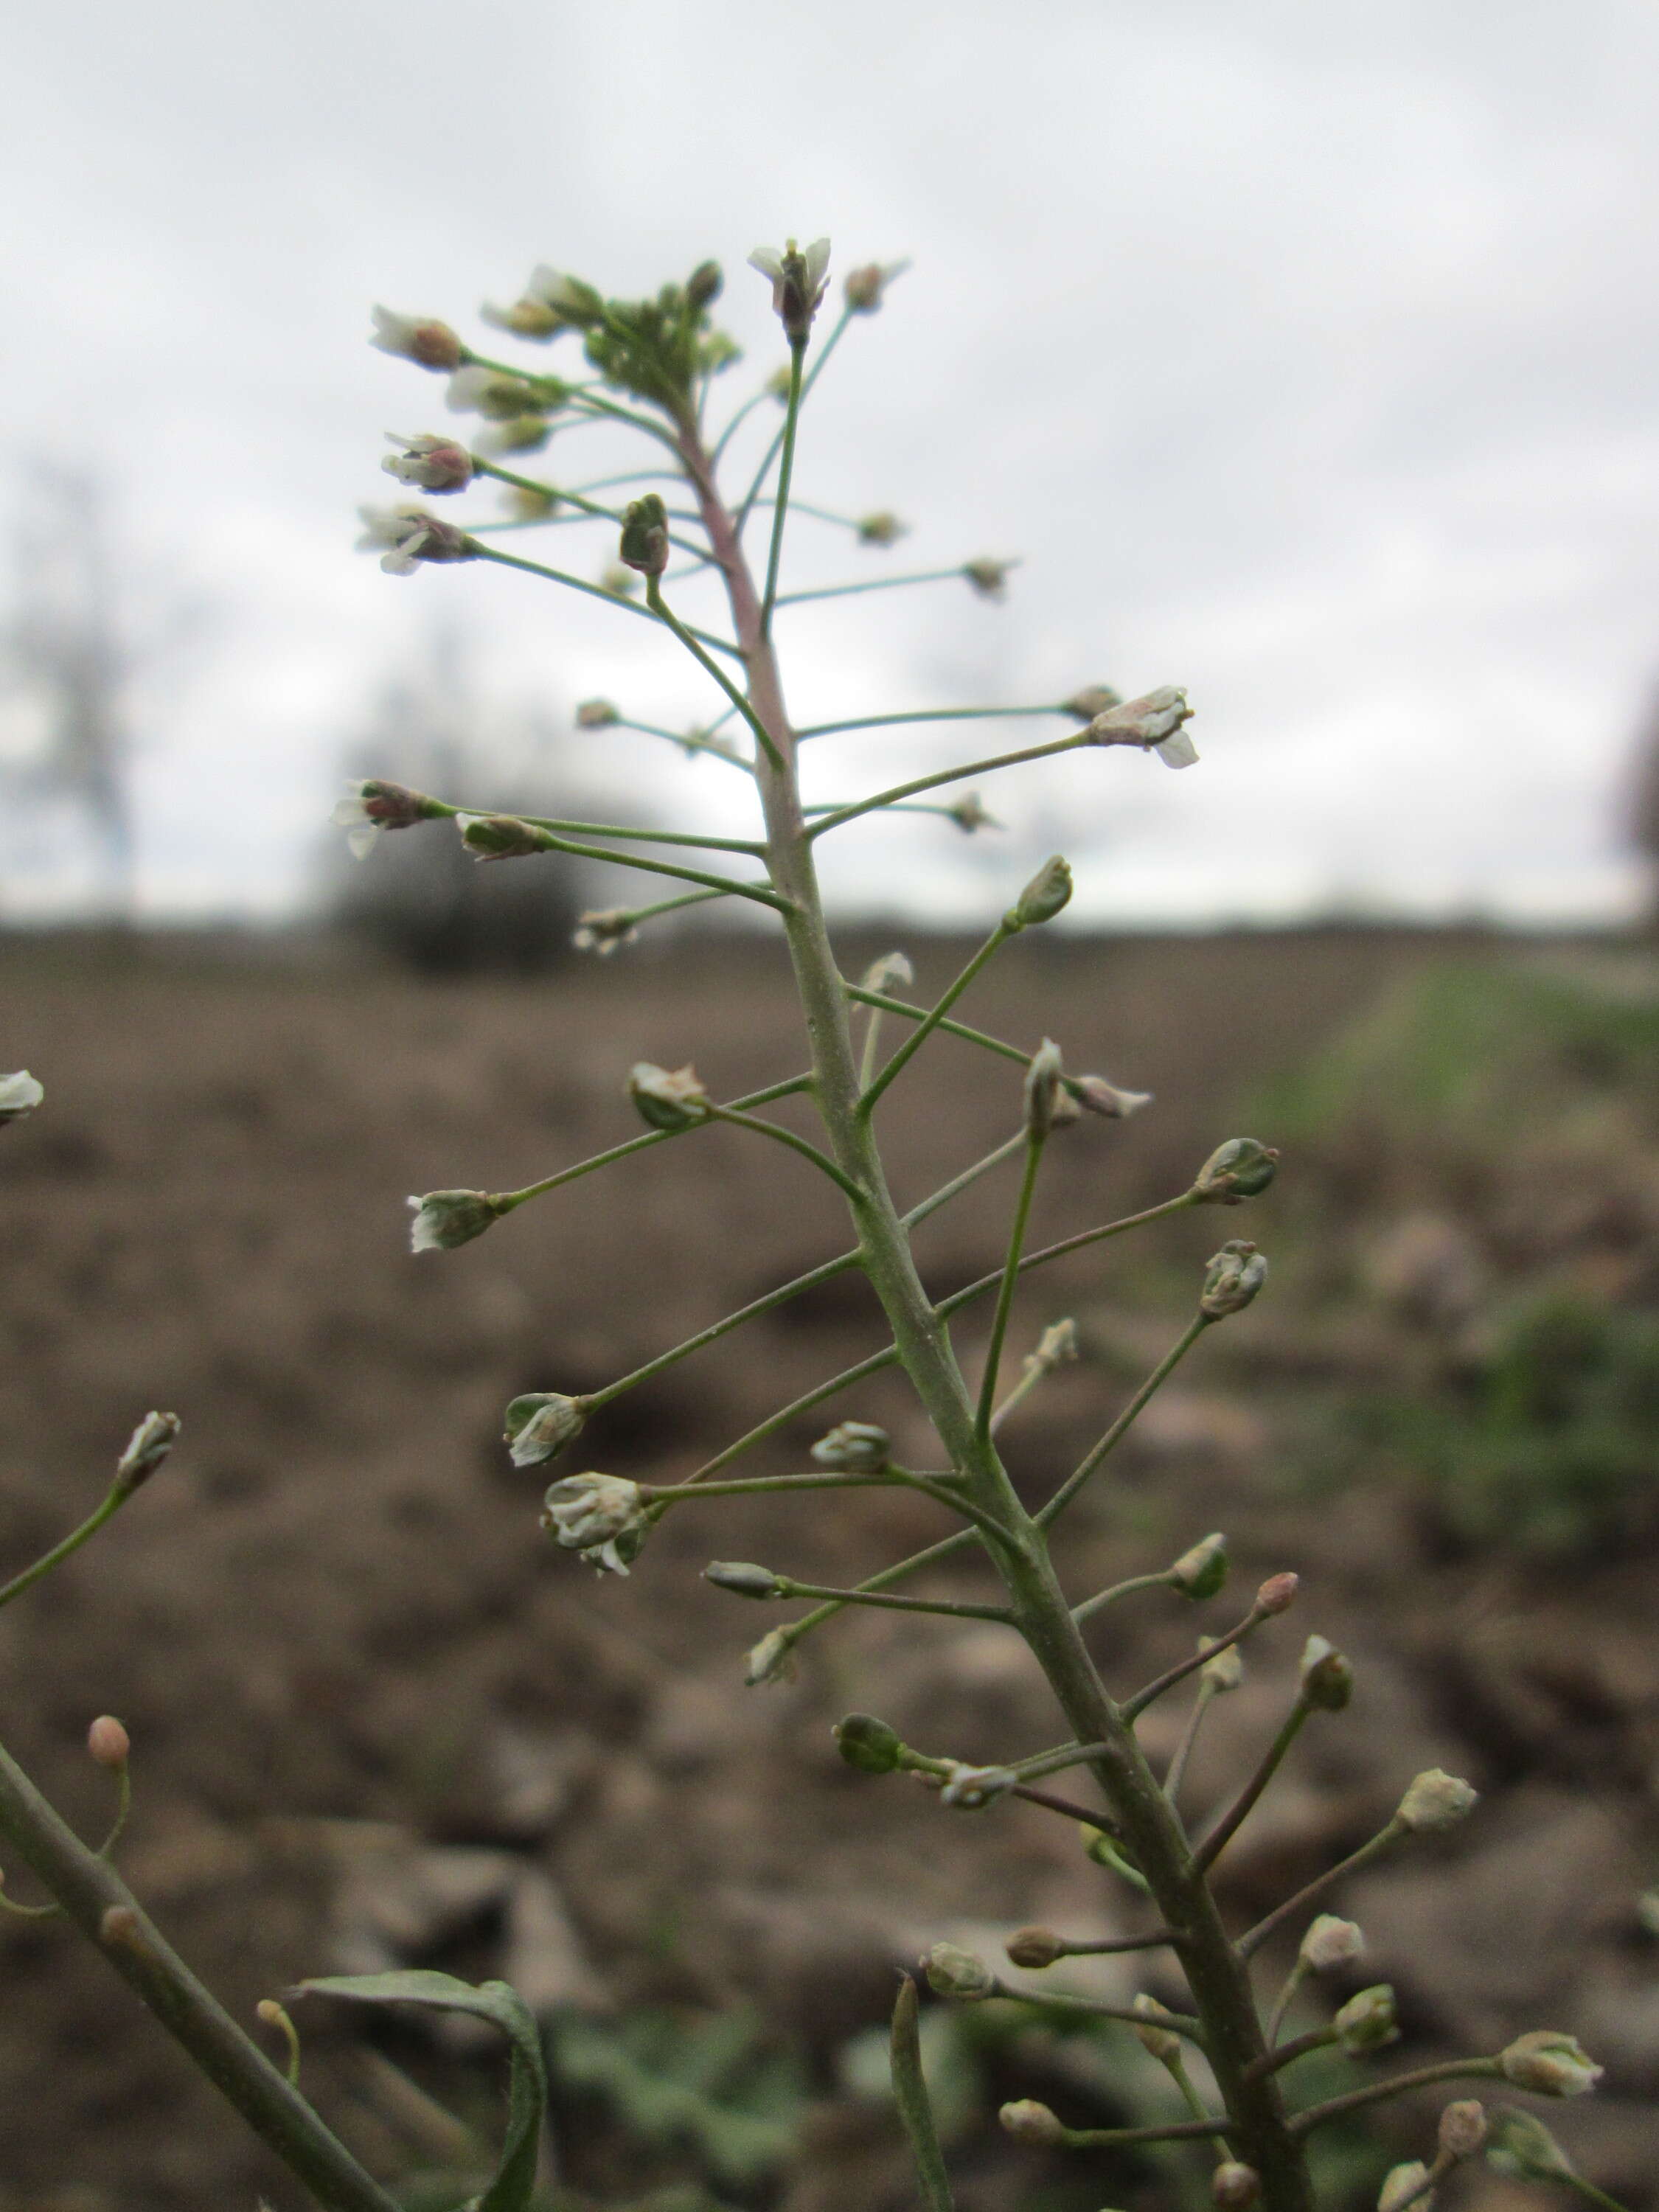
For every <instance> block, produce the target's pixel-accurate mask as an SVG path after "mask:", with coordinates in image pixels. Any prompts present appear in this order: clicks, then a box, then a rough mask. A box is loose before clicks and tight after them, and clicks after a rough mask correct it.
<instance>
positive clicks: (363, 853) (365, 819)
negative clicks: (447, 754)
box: [331, 776, 433, 860]
mask: <svg viewBox="0 0 1659 2212" xmlns="http://www.w3.org/2000/svg"><path fill="white" fill-rule="evenodd" d="M432 812H433V802H432V800H430V799H428V797H427V796H426V793H424V792H422V791H410V789H409V787H408V786H407V785H406V784H401V783H388V782H386V781H385V779H384V778H383V777H380V776H371V777H370V778H369V779H368V781H367V782H359V783H349V784H348V785H347V786H346V795H345V797H344V798H343V799H342V800H341V801H340V803H339V805H337V807H336V808H335V810H334V812H333V816H332V817H331V818H332V820H333V823H334V826H335V828H336V829H343V830H344V831H345V833H346V843H347V844H348V845H349V847H350V848H351V850H352V853H353V854H354V855H355V857H356V859H358V860H367V859H368V855H369V854H370V853H371V852H372V851H373V850H374V841H375V839H376V838H377V837H378V836H380V832H381V831H382V830H383V829H412V828H413V827H414V825H415V823H417V822H425V821H428V820H429V819H430V817H431V815H432Z"/></svg>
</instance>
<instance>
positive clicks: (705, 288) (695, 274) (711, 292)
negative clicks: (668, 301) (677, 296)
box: [685, 261, 726, 312]
mask: <svg viewBox="0 0 1659 2212" xmlns="http://www.w3.org/2000/svg"><path fill="white" fill-rule="evenodd" d="M724 283H726V277H725V275H724V273H723V272H722V270H721V268H720V263H719V262H718V261H700V262H698V264H697V265H696V268H695V269H694V270H692V271H691V274H690V276H688V277H687V278H686V280H685V296H686V299H687V301H688V302H689V303H690V306H691V307H695V308H696V309H697V310H698V311H699V312H701V311H702V309H703V308H704V307H713V306H714V302H715V301H716V300H718V299H719V297H720V289H721V287H722V286H723V285H724Z"/></svg>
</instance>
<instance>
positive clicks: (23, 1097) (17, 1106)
mask: <svg viewBox="0 0 1659 2212" xmlns="http://www.w3.org/2000/svg"><path fill="white" fill-rule="evenodd" d="M44 1097H46V1092H45V1091H44V1090H43V1089H42V1088H41V1086H40V1084H39V1083H37V1082H36V1081H35V1079H34V1078H33V1076H32V1075H31V1074H30V1073H29V1072H28V1070H27V1068H26V1067H20V1068H19V1069H18V1071H17V1073H16V1074H15V1075H0V1129H3V1128H4V1127H6V1126H7V1125H8V1123H9V1122H12V1121H27V1119H28V1117H29V1115H31V1114H33V1111H34V1109H35V1108H36V1107H37V1106H38V1105H39V1104H40V1102H41V1100H42V1099H43V1098H44Z"/></svg>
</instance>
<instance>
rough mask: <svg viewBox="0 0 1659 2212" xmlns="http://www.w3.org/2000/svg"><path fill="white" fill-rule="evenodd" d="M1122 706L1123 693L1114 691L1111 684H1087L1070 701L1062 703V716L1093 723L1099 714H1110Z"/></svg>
mask: <svg viewBox="0 0 1659 2212" xmlns="http://www.w3.org/2000/svg"><path fill="white" fill-rule="evenodd" d="M1122 704H1123V695H1122V693H1121V691H1114V690H1113V689H1112V687H1111V685H1110V684H1085V685H1084V687H1083V689H1082V690H1080V691H1074V692H1073V694H1072V696H1071V697H1070V698H1069V699H1062V700H1061V701H1060V713H1061V714H1070V715H1072V716H1073V717H1074V718H1075V720H1078V721H1079V722H1092V721H1093V720H1094V719H1095V717H1096V715H1097V714H1108V713H1109V712H1110V710H1111V709H1112V708H1114V707H1121V705H1122Z"/></svg>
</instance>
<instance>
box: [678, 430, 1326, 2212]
mask: <svg viewBox="0 0 1659 2212" xmlns="http://www.w3.org/2000/svg"><path fill="white" fill-rule="evenodd" d="M679 451H680V453H681V457H682V459H684V463H685V468H686V473H687V475H688V477H690V482H691V483H692V486H693V488H694V489H695V490H696V495H697V500H698V504H699V507H700V508H701V510H702V521H703V527H704V529H705V531H706V532H707V533H708V542H709V545H710V548H711V550H712V551H713V553H714V560H715V563H716V565H717V566H718V567H719V568H720V571H721V573H722V575H723V577H724V579H725V583H726V597H727V599H728V602H729V604H730V606H731V611H732V624H733V627H734V630H735V634H736V635H737V638H738V645H739V647H740V650H741V652H742V655H743V659H744V664H745V665H746V667H747V670H748V675H749V704H750V708H751V709H752V711H753V713H754V714H755V715H756V716H757V719H758V720H760V721H761V722H763V724H764V726H765V727H766V729H767V730H768V732H769V734H770V737H771V740H772V746H773V748H774V749H775V755H776V757H775V759H774V758H773V757H770V756H769V755H768V754H762V755H761V756H760V757H757V761H756V763H755V770H756V778H757V783H758V786H759V789H760V793H761V799H762V804H763V809H764V813H765V820H766V831H767V843H766V860H767V867H768V870H769V874H770V877H771V881H772V886H773V889H774V890H775V891H776V892H777V893H778V894H779V895H780V896H781V897H782V898H783V899H784V900H785V901H786V902H787V904H786V907H785V911H784V916H783V923H784V930H785V934H786V937H787V942H788V945H789V953H790V958H791V961H792V963H793V968H794V974H795V981H796V986H797V988H798V990H799V994H800V1001H801V1007H802V1011H803V1012H804V1014H805V1021H806V1030H807V1036H808V1040H809V1042H810V1045H811V1059H812V1070H813V1079H814V1091H815V1095H816V1097H817V1105H818V1109H819V1112H820V1114H821V1115H822V1116H823V1124H824V1127H825V1129H826V1131H827V1132H828V1134H829V1149H830V1152H831V1153H832V1155H833V1157H834V1158H835V1159H836V1163H837V1164H838V1165H839V1166H840V1168H841V1169H842V1172H843V1173H844V1174H845V1175H846V1176H847V1177H848V1181H849V1182H851V1183H852V1184H853V1185H854V1188H856V1190H857V1191H858V1193H859V1195H858V1197H856V1198H854V1199H849V1200H848V1203H849V1206H850V1207H851V1210H852V1214H853V1219H854V1226H855V1228H856V1230H857V1232H858V1239H859V1253H860V1261H861V1263H862V1265H863V1267H864V1269H865V1272H866V1274H867V1275H868V1276H869V1279H870V1282H871V1285H872V1288H873V1289H874V1291H875V1292H876V1295H877V1297H878V1298H879V1299H880V1301H881V1304H882V1306H883V1309H884V1311H885V1313H886V1315H887V1318H888V1322H889V1323H890V1327H891V1328H892V1332H893V1340H894V1343H895V1345H896V1347H897V1350H898V1356H899V1358H900V1360H901V1362H902V1364H903V1366H904V1369H905V1371H906V1372H907V1374H908V1376H909V1377H910V1380H911V1382H912V1383H914V1385H915V1389H916V1393H917V1395H918V1396H919V1398H920V1399H921V1403H922V1405H923V1407H925V1409H926V1411H927V1415H928V1418H929V1419H930V1420H931V1421H932V1422H933V1427H934V1429H935V1431H937V1433H938V1435H939V1441H940V1443H942V1444H943V1445H944V1447H945V1450H946V1452H947V1453H948V1455H949V1456H950V1464H951V1467H952V1468H953V1469H955V1470H956V1471H957V1473H958V1474H960V1475H962V1476H963V1478H965V1487H966V1489H967V1491H968V1492H969V1496H971V1498H973V1500H974V1502H975V1504H977V1505H979V1506H980V1507H981V1509H982V1510H985V1511H987V1512H989V1513H991V1514H993V1515H994V1516H995V1518H996V1519H997V1520H998V1521H999V1522H1001V1524H1002V1525H1003V1527H1004V1528H1006V1530H1008V1531H1009V1532H1010V1533H1011V1536H1012V1542H1011V1544H1010V1545H1009V1546H1008V1547H1006V1549H1003V1550H1000V1554H999V1557H998V1561H997V1564H998V1566H999V1569H1000V1572H1001V1574H1002V1576H1003V1578H1004V1581H1005V1583H1006V1586H1007V1589H1008V1594H1009V1597H1010V1600H1011V1601H1012V1613H1013V1617H1014V1621H1015V1625H1016V1626H1018V1629H1019V1630H1020V1632H1021V1633H1022V1634H1023V1635H1024V1638H1025V1641H1026V1643H1027V1644H1029V1645H1030V1649H1031V1651H1032V1652H1033V1654H1034V1655H1035V1656H1036V1659H1037V1661H1038V1663H1039V1664H1040V1665H1041V1666H1042V1670H1043V1673H1044V1674H1046V1676H1047V1677H1048V1682H1049V1685H1050V1686H1051V1688H1052V1689H1053V1690H1054V1695H1055V1697H1056V1698H1057V1699H1058V1700H1059V1702H1060V1709H1061V1711H1063V1713H1064V1714H1065V1716H1066V1722H1067V1723H1068V1724H1069V1726H1070V1728H1071V1729H1072V1731H1073V1735H1074V1737H1075V1738H1076V1740H1077V1741H1079V1743H1095V1744H1099V1745H1101V1746H1102V1747H1103V1748H1102V1751H1101V1753H1100V1756H1099V1757H1098V1758H1097V1759H1095V1760H1094V1761H1093V1762H1092V1771H1093V1773H1094V1776H1095V1778H1096V1780H1097V1784H1098V1785H1099V1787H1100V1789H1101V1790H1102V1792H1103V1795H1104V1796H1105V1798H1106V1801H1107V1802H1108V1804H1109V1806H1110V1808H1111V1810H1112V1814H1113V1815H1114V1818H1115V1821H1116V1823H1117V1825H1118V1827H1119V1829H1120V1830H1121V1834H1122V1838H1123V1840H1124V1843H1125V1844H1126V1846H1127V1849H1128V1850H1129V1851H1130V1853H1131V1854H1132V1855H1133V1859H1134V1862H1135V1863H1136V1864H1137V1865H1138V1866H1139V1868H1140V1869H1141V1870H1142V1872H1143V1873H1144V1874H1145V1875H1146V1882H1147V1886H1148V1888H1149V1889H1150V1891H1151V1893H1152V1896H1153V1898H1154V1899H1155V1900H1156V1901H1157V1904H1158V1908H1159V1910H1160V1911H1161V1913H1162V1915H1163V1917H1164V1922H1165V1923H1166V1924H1167V1925H1168V1926H1169V1927H1170V1929H1173V1930H1175V1931H1176V1934H1177V1935H1178V1936H1179V1938H1180V1947H1181V1948H1180V1951H1179V1954H1178V1955H1179V1956H1180V1958H1181V1960H1182V1964H1183V1966H1185V1968H1186V1972H1187V1978H1188V1985H1189V1987H1190V1988H1191V1990H1192V1993H1193V1997H1194V2005H1195V2008H1196V2010H1197V2012H1198V2014H1199V2015H1200V2018H1201V2019H1202V2021H1203V2022H1204V2032H1205V2036H1206V2051H1207V2054H1208V2057H1209V2058H1210V2062H1211V2065H1212V2069H1213V2070H1214V2073H1215V2077H1216V2082H1217V2086H1218V2088H1219V2090H1220V2093H1221V2096H1222V2100H1223V2101H1224V2103H1225V2106H1226V2108H1227V2113H1228V2119H1229V2135H1230V2138H1231V2142H1232V2143H1233V2146H1234V2153H1235V2155H1236V2156H1237V2157H1239V2158H1241V2159H1243V2160H1244V2161H1245V2162H1246V2163H1247V2164H1249V2165H1250V2166H1254V2167H1255V2170H1256V2172H1258V2173H1259V2174H1260V2175H1261V2190H1262V2194H1261V2204H1262V2212H1314V2203H1313V2197H1312V2192H1311V2186H1310V2181H1309V2178H1308V2169H1307V2162H1306V2159H1305V2157H1304V2153H1303V2150H1302V2148H1301V2146H1300V2145H1299V2144H1298V2143H1297V2141H1296V2140H1295V2138H1294V2137H1293V2136H1292V2135H1291V2132H1290V2129H1289V2126H1288V2124H1287V2122H1286V2118H1285V2108H1284V2105H1283V2102H1282V2100H1281V2098H1280V2095H1279V2087H1278V2085H1277V2083H1276V2082H1275V2081H1274V2079H1273V2076H1272V2075H1270V2074H1269V2075H1255V2074H1252V2072H1251V2069H1252V2068H1253V2067H1254V2066H1255V2063H1256V2062H1257V2061H1259V2060H1261V2058H1263V2057H1265V2055H1266V2048H1267V2046H1266V2045H1265V2043H1264V2041H1263V2038H1262V2033H1261V2023H1260V2021H1259V2020H1258V2019H1257V2016H1256V2010H1255V1999H1254V1996H1253V1994H1252V1992H1251V1989H1250V1984H1249V1974H1248V1972H1247V1970H1246V1967H1245V1966H1244V1963H1243V1960H1241V1959H1240V1958H1239V1956H1238V1954H1237V1952H1236V1951H1235V1949H1234V1948H1233V1946H1232V1944H1231V1942H1229V1940H1228V1937H1227V1933H1226V1930H1225V1928H1224V1927H1223V1925H1222V1923H1221V1918H1220V1915H1219V1913H1218V1911H1217V1910H1216V1906H1215V1902H1214V1900H1213V1899H1212V1897H1211V1895H1210V1893H1209V1890H1208V1888H1207V1887H1206V1883H1205V1881H1204V1879H1203V1876H1202V1875H1201V1873H1200V1871H1199V1869H1197V1868H1196V1866H1195V1865H1194V1860H1193V1855H1192V1852H1191V1850H1190V1848H1189V1846H1188V1842H1187V1838H1186V1837H1185V1835H1184V1833H1183V1832H1182V1827H1181V1824H1180V1821H1179V1820H1178V1819H1177V1818H1176V1814H1175V1813H1174V1811H1173V1809H1172V1808H1171V1807H1170V1803H1169V1802H1168V1800H1167V1799H1166V1798H1165V1796H1164V1793H1163V1790H1162V1789H1161V1788H1160V1787H1159V1784H1158V1780H1157V1778H1156V1777H1155V1776H1154V1775H1153V1773H1152V1769H1151V1767H1150V1766H1149V1765H1147V1763H1146V1758H1145V1756H1144V1755H1143V1753H1142V1752H1141V1750H1140V1747H1139V1744H1138V1743H1137V1742H1136V1741H1135V1738H1134V1735H1133V1730H1132V1729H1130V1728H1129V1727H1128V1726H1127V1723H1125V1722H1124V1720H1123V1719H1122V1717H1121V1715H1120V1714H1119V1712H1118V1711H1117V1708H1116V1706H1115V1705H1114V1704H1113V1702H1112V1700H1111V1699H1110V1698H1109V1696H1108V1694H1107V1692H1106V1689H1105V1686H1104V1685H1103V1683H1102V1681H1101V1679H1100V1676H1099V1675H1098V1674H1097V1672H1096V1670H1095V1666H1094V1662H1093V1661H1092V1660H1091V1657H1090V1656H1089V1653H1088V1650H1087V1649H1086V1647H1085V1644H1084V1642H1083V1638H1082V1636H1081V1635H1080V1633H1079V1630H1078V1626H1077V1624H1076V1622H1075V1621H1074V1620H1073V1618H1072V1614H1071V1610H1070V1607H1068V1605H1067V1603H1066V1597H1065V1595H1064V1593H1063V1592H1062V1591H1061V1589H1060V1584H1059V1582H1058V1580H1057V1579H1056V1577H1055V1575H1054V1569H1053V1567H1052V1565H1050V1563H1049V1559H1048V1546H1047V1543H1046V1541H1045V1539H1044V1536H1043V1533H1042V1529H1041V1528H1039V1527H1038V1526H1037V1524H1036V1522H1035V1521H1034V1520H1033V1519H1032V1518H1031V1516H1030V1515H1029V1514H1028V1513H1027V1512H1026V1510H1025V1509H1024V1506H1023V1505H1022V1504H1021V1503H1020V1500H1019V1498H1018V1494H1017V1493H1016V1492H1015V1490H1014V1486H1013V1485H1012V1482H1011V1481H1010V1480H1009V1478H1008V1474H1007V1471H1006V1468H1004V1466H1003V1464H1002V1461H1001V1459H1000V1456H999V1455H998V1452H997V1449H996V1446H995V1443H994V1441H993V1440H992V1438H991V1437H989V1436H988V1435H986V1434H984V1433H982V1432H981V1431H980V1430H979V1428H978V1425H977V1424H976V1421H975V1399H974V1396H973V1394H972V1393H971V1392H970V1391H969V1388H968V1385H967V1383H966V1382H965V1381H964V1379H963V1374H962V1371H961V1370H960V1368H959V1367H958V1366H957V1361H956V1357H955V1354H954V1353H953V1352H952V1351H951V1342H950V1338H949V1335H948V1334H947V1331H946V1328H945V1322H943V1321H942V1320H941V1318H940V1316H939V1314H938V1312H937V1311H936V1310H935V1309H934V1307H933V1302H932V1300H931V1299H930V1298H929V1297H928V1296H927V1290H926V1288H925V1286H924V1285H923V1283H922V1280H921V1276H920V1274H919V1273H917V1271H916V1267H915V1261H914V1259H913V1257H912V1255H911V1251H910V1243H909V1238H908V1236H907V1234H906V1232H905V1229H904V1225H903V1223H902V1219H901V1218H900V1216H899V1212H898V1209H897V1207H896V1206H895V1204H894V1202H893V1199H892V1196H891V1194H890V1192H889V1190H888V1188H887V1181H886V1176H885V1175H884V1171H883V1168H882V1162H881V1156H880V1153H879V1151H878V1147H877V1144H876V1139H875V1133H874V1129H873V1127H872V1120H871V1117H870V1116H869V1115H867V1114H865V1113H861V1112H860V1084H859V1070H858V1064H857V1061H856V1059H855V1057H854V1049H853V1041H852V1033H851V1025H850V1023H849V1020H848V1000H847V991H846V984H845V981H844V980H843V978H842V975H841V973H840V970H839V969H838V968H837V966H836V957H835V953H834V951H833V949H832V947H831V945H830V942H829V929H828V926H827V924H826V922H825V919H824V913H823V900H822V898H821V896H820V895H819V890H818V884H817V870H816V867H815V866H814V860H813V851H812V839H811V835H810V833H809V831H808V829H807V824H806V820H805V816H804V814H803V812H802V809H801V802H800V791H799V781H798V778H797V775H796V765H795V754H796V735H795V732H794V731H793V728H792V727H791V726H790V722H789V716H788V713H787V708H786V706H785V703H784V696H783V684H782V679H781V674H780V672H779V668H778V662H777V656H776V653H775V650H774V648H773V646H772V644H771V641H770V640H769V637H768V636H767V635H766V625H765V623H764V621H763V607H762V600H761V597H760V594H759V593H758V592H757V589H756V586H755V580H754V578H753V575H752V574H751V573H750V568H749V565H748V562H747V561H746V560H745V558H744V553H743V549H742V545H741V543H740V540H739V538H738V531H737V527H736V525H735V523H734V520H733V519H732V516H731V514H730V513H728V512H727V510H726V506H725V504H724V502H723V501H722V500H721V498H720V492H719V489H718V488H717V486H716V484H715V482H714V471H713V469H712V466H711V465H710V463H709V459H708V454H707V453H706V451H705V449H704V447H703V446H702V440H701V437H700V435H699V434H698V431H697V429H696V425H695V423H694V422H686V423H685V424H684V426H683V428H682V431H681V435H680V441H679Z"/></svg>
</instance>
